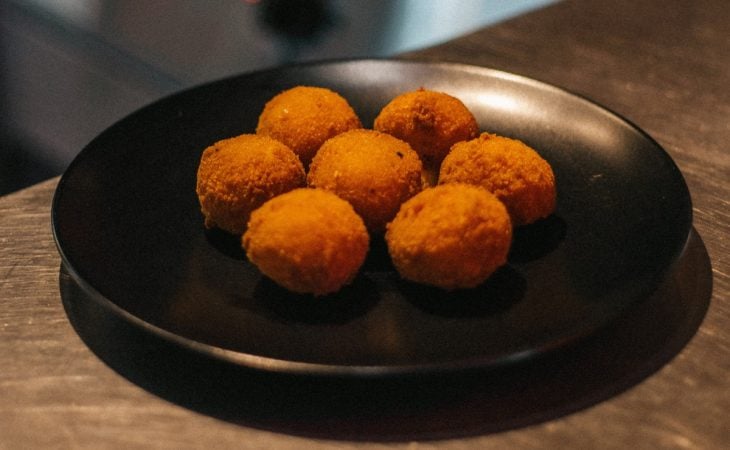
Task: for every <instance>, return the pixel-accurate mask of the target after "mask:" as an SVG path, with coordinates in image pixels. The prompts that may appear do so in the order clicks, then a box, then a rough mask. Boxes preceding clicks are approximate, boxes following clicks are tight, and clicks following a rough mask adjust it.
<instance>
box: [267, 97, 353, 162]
mask: <svg viewBox="0 0 730 450" xmlns="http://www.w3.org/2000/svg"><path fill="white" fill-rule="evenodd" d="M356 128H362V123H361V122H360V119H359V118H358V116H357V114H356V113H355V111H354V110H353V109H352V107H351V106H350V104H349V103H348V102H347V100H346V99H345V98H344V97H342V96H341V95H340V94H338V93H336V92H334V91H332V90H330V89H327V88H323V87H313V86H296V87H294V88H291V89H288V90H286V91H283V92H281V93H279V94H277V95H276V96H274V97H273V98H272V99H271V100H269V102H267V103H266V105H265V106H264V109H263V111H262V112H261V115H260V116H259V120H258V126H257V127H256V133H257V134H261V135H265V136H271V137H273V138H274V139H277V140H279V141H281V142H283V143H284V144H286V145H287V146H288V147H289V148H291V149H292V150H293V151H294V153H296V154H297V156H299V158H300V159H301V161H302V163H303V164H304V166H305V167H307V166H309V163H310V161H311V160H312V157H314V154H315V153H316V152H317V150H318V149H319V147H320V146H321V145H322V144H323V143H324V142H325V141H326V140H327V139H329V138H331V137H333V136H336V135H338V134H340V133H343V132H345V131H348V130H352V129H356Z"/></svg>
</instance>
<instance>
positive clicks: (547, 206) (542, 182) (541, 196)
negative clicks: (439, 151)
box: [439, 133, 557, 226]
mask: <svg viewBox="0 0 730 450" xmlns="http://www.w3.org/2000/svg"><path fill="white" fill-rule="evenodd" d="M453 182H461V183H471V184H476V185H479V186H482V187H484V188H485V189H487V190H488V191H490V192H492V193H493V194H494V195H496V196H497V198H499V199H500V200H501V201H502V202H503V203H504V204H505V205H506V206H507V210H508V211H509V213H510V216H511V217H512V222H513V224H514V225H515V226H517V225H526V224H529V223H532V222H535V221H536V220H538V219H541V218H544V217H547V216H549V215H550V214H552V213H553V212H554V211H555V203H556V196H557V194H556V188H555V175H554V174H553V170H552V168H551V167H550V164H549V163H548V162H547V161H545V160H544V159H543V158H542V157H541V156H540V155H539V154H538V153H537V152H536V151H535V150H534V149H532V148H530V147H529V146H527V145H526V144H524V143H523V142H521V141H519V140H516V139H510V138H506V137H501V136H497V135H494V134H489V133H483V134H481V135H480V136H479V137H478V138H476V139H473V140H471V141H467V142H460V143H458V144H456V145H454V147H453V148H452V149H451V152H450V153H449V155H448V156H447V157H446V158H445V159H444V161H443V164H442V165H441V171H440V173H439V183H453Z"/></svg>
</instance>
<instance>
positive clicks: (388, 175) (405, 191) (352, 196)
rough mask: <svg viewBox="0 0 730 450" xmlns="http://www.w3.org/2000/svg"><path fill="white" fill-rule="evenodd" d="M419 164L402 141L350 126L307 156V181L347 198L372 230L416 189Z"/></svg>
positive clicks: (382, 226) (379, 228)
mask: <svg viewBox="0 0 730 450" xmlns="http://www.w3.org/2000/svg"><path fill="white" fill-rule="evenodd" d="M421 172H422V165H421V161H420V159H419V158H418V155H417V154H416V152H415V151H413V149H412V148H411V147H410V146H409V145H408V144H407V143H405V142H403V141H401V140H399V139H397V138H395V137H393V136H390V135H388V134H384V133H380V132H378V131H374V130H366V129H360V130H352V131H348V132H345V133H342V134H340V135H338V136H335V137H334V138H332V139H329V140H328V141H327V142H325V143H324V144H323V145H322V147H321V148H320V150H319V152H317V155H316V156H315V157H314V159H313V160H312V165H311V166H310V168H309V173H308V175H307V183H308V185H309V186H311V187H317V188H321V189H326V190H328V191H331V192H334V193H335V194H337V195H339V196H340V197H342V198H343V199H345V200H347V201H348V202H350V203H351V204H352V206H353V207H354V208H355V211H357V213H358V214H359V215H360V217H362V219H363V220H364V221H365V225H366V226H367V228H368V230H369V231H370V232H372V233H382V232H383V231H385V224H386V223H387V222H389V221H390V220H391V219H393V217H394V216H395V213H396V212H398V208H399V207H400V205H401V203H403V202H404V201H405V200H407V199H409V198H410V197H412V196H413V195H415V194H416V193H417V192H419V191H420V190H421V188H422V180H421Z"/></svg>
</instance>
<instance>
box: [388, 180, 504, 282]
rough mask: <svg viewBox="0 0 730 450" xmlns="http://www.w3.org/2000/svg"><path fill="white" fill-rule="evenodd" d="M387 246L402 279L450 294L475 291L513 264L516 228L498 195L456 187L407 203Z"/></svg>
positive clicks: (435, 190)
mask: <svg viewBox="0 0 730 450" xmlns="http://www.w3.org/2000/svg"><path fill="white" fill-rule="evenodd" d="M385 240H386V243H387V245H388V252H389V253H390V257H391V259H392V261H393V264H394V265H395V267H396V269H397V270H398V273H399V274H400V275H401V277H403V278H405V279H407V280H411V281H414V282H417V283H423V284H429V285H433V286H437V287H440V288H443V289H449V290H450V289H460V288H472V287H475V286H478V285H479V284H481V283H482V282H484V281H485V280H486V279H487V278H489V276H490V275H491V274H492V273H494V271H495V270H497V269H498V268H499V267H501V266H502V265H504V264H505V263H506V262H507V254H508V253H509V249H510V246H511V244H512V223H511V221H510V217H509V214H508V212H507V209H506V208H505V206H504V204H503V203H502V202H500V201H499V200H498V199H497V197H495V196H494V195H493V194H491V193H489V192H488V191H486V190H485V189H483V188H480V187H478V186H473V185H468V184H462V183H452V184H445V185H439V186H436V187H432V188H428V189H424V190H423V191H422V192H421V193H419V194H418V195H416V196H414V197H413V198H411V199H410V200H408V201H406V202H405V203H403V205H402V206H401V208H400V211H398V214H397V215H396V217H395V219H393V221H392V222H390V223H389V224H388V228H387V231H386V233H385Z"/></svg>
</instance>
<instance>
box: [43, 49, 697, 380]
mask: <svg viewBox="0 0 730 450" xmlns="http://www.w3.org/2000/svg"><path fill="white" fill-rule="evenodd" d="M358 63H378V64H393V65H398V66H414V67H415V66H418V67H422V68H441V69H446V70H454V71H463V72H469V73H475V74H478V75H485V76H488V77H494V78H499V79H504V80H508V81H514V82H517V83H520V84H524V85H529V86H531V87H535V88H538V89H540V90H544V91H551V92H554V93H558V94H561V95H567V96H569V97H572V98H573V99H574V100H576V101H580V102H582V103H584V104H586V105H589V106H590V107H591V108H593V109H595V110H597V111H599V112H601V113H603V114H606V115H608V116H613V118H614V119H617V120H619V121H620V122H623V123H624V124H625V125H627V126H628V127H629V128H631V129H632V131H634V132H636V133H638V134H640V135H641V136H642V137H643V138H644V139H646V140H647V141H648V142H649V143H651V144H652V145H653V146H654V147H655V149H656V150H657V151H659V152H660V153H661V154H662V158H663V159H664V160H665V161H666V162H668V163H669V165H670V167H671V169H672V171H673V172H674V173H675V175H676V176H677V180H679V181H681V183H682V186H680V188H681V189H682V190H683V191H685V192H686V193H687V195H686V199H687V205H686V206H687V216H686V217H685V219H686V220H685V221H686V223H687V227H686V232H685V233H684V238H683V241H682V243H681V245H679V246H678V248H679V251H677V252H676V253H675V254H674V255H673V256H672V258H671V260H670V261H669V264H668V269H667V270H666V271H665V273H664V274H663V277H666V275H667V273H670V272H671V270H673V268H674V266H675V264H676V261H677V260H678V259H679V257H680V256H681V255H682V253H683V252H684V249H685V248H686V245H687V242H688V241H689V238H690V235H691V231H692V223H693V208H692V200H691V196H690V193H689V188H688V186H687V183H686V180H685V179H684V176H683V175H682V173H681V171H680V169H679V167H678V166H677V164H676V162H675V161H674V159H673V158H672V157H671V155H670V154H669V153H668V152H667V151H666V149H664V147H663V146H662V145H660V144H659V143H658V142H657V141H656V140H655V139H654V138H653V137H652V136H651V135H649V134H648V133H647V132H646V131H644V130H643V129H642V128H640V127H639V126H638V125H636V124H635V123H634V122H633V121H631V120H630V119H628V118H627V117H625V116H624V115H622V114H620V113H618V112H616V111H614V110H612V109H610V108H608V107H606V106H604V105H602V104H600V103H598V102H596V101H594V100H592V99H591V98H588V97H586V96H584V95H582V94H580V93H576V92H573V91H571V90H569V89H566V88H563V87H561V86H557V85H554V84H551V83H548V82H545V81H541V80H539V79H536V78H532V77H528V76H525V75H520V74H516V73H512V72H508V71H504V70H500V69H494V68H490V67H485V66H478V65H472V64H466V63H458V62H443V61H424V60H412V59H399V58H339V59H326V60H314V61H307V62H302V63H291V64H285V65H280V66H276V67H271V68H266V69H262V70H255V71H250V72H243V73H240V74H235V75H231V76H227V77H223V78H220V79H217V80H212V81H210V82H206V83H202V84H199V85H195V86H192V87H189V88H186V89H182V90H180V91H177V92H174V93H171V94H169V95H166V96H163V97H161V98H159V99H157V100H155V101H153V102H151V103H149V104H147V105H145V106H142V107H141V108H139V109H137V110H135V111H133V112H131V113H130V114H128V115H126V116H124V117H122V118H121V119H119V120H118V121H116V122H115V123H114V124H112V125H110V126H109V127H108V128H106V129H105V130H103V131H102V132H101V133H99V134H98V135H97V136H96V137H95V138H94V139H92V140H91V141H90V142H89V143H88V144H87V145H86V146H84V148H83V149H82V150H81V151H80V152H79V154H77V155H76V157H75V158H74V159H73V160H72V161H71V163H70V164H69V166H68V167H67V168H66V170H65V171H64V173H63V174H62V175H61V177H60V179H59V182H58V184H57V186H56V189H55V191H54V195H53V199H52V202H51V229H52V230H51V231H52V236H53V239H54V243H55V245H56V248H57V250H58V252H59V255H60V257H61V263H62V265H63V267H64V268H65V269H66V270H67V271H68V273H69V274H70V275H71V277H72V278H73V279H74V280H75V281H76V282H77V283H78V284H79V286H80V287H81V288H82V289H83V290H84V291H86V292H87V293H88V294H89V297H90V298H91V299H92V300H93V301H95V302H98V303H99V304H100V305H101V306H103V307H104V308H106V309H108V310H109V311H110V312H112V313H113V314H115V315H118V316H119V317H120V318H122V319H124V320H126V321H127V322H128V323H130V324H132V325H134V326H136V327H139V328H140V329H142V330H144V331H145V332H148V333H151V334H153V335H156V336H158V337H160V338H162V339H164V340H165V341H168V342H171V343H172V344H174V345H176V346H179V347H181V348H183V349H187V350H190V351H193V352H195V353H198V354H201V355H203V356H206V357H210V358H213V359H216V360H219V361H222V362H224V363H229V364H234V365H236V366H240V367H244V368H250V369H254V370H263V371H267V372H276V373H282V374H292V375H311V376H336V377H342V376H345V377H356V378H370V377H376V378H377V377H390V376H403V375H418V374H435V373H451V372H458V371H463V370H469V369H485V368H498V367H503V366H507V365H511V364H514V363H517V362H520V361H525V360H528V359H532V358H533V357H534V356H535V355H538V354H545V353H548V352H550V351H552V350H555V349H557V348H559V347H563V346H565V345H567V344H568V343H574V342H577V341H580V340H581V339H583V338H585V337H587V336H588V335H590V334H592V333H593V332H595V331H597V328H596V327H584V328H583V329H581V330H580V331H579V332H578V333H576V334H575V336H574V337H573V338H572V339H570V341H569V342H563V343H561V344H553V345H545V346H542V347H540V348H539V349H535V348H534V347H533V348H525V349H523V350H521V351H516V352H513V353H512V354H510V355H508V356H506V357H501V358H499V359H497V360H496V361H495V360H494V359H493V358H476V357H472V358H469V359H466V360H459V361H449V362H445V363H429V364H400V365H342V364H327V363H313V362H302V361H292V360H285V359H278V358H274V357H268V356H259V355H254V354H249V353H244V352H239V351H234V350H229V349H225V348H221V347H217V346H215V345H210V344H206V343H203V342H199V341H196V340H194V339H191V338H187V337H185V336H181V335H178V334H176V333H173V332H170V331H168V330H165V329H163V328H161V327H158V326H156V325H154V324H152V323H149V322H147V321H145V320H144V319H142V318H140V317H138V316H136V315H134V314H132V313H131V312H129V311H127V310H125V309H124V308H122V307H120V306H119V305H117V304H116V303H114V302H113V301H112V300H110V299H108V298H107V297H106V296H104V295H103V294H101V293H100V292H99V291H98V290H97V289H96V288H95V287H94V286H93V285H91V283H89V282H88V281H87V280H86V279H85V278H84V277H83V276H82V275H81V274H80V273H78V272H77V270H76V269H75V268H74V266H73V264H72V262H71V260H70V259H69V258H68V256H67V254H66V253H65V252H64V249H63V246H62V244H61V242H60V237H59V235H58V228H57V224H58V220H59V219H58V209H59V203H60V198H61V196H62V191H63V187H64V185H65V184H66V182H67V180H68V178H69V177H70V176H71V172H72V171H73V168H74V167H75V166H76V165H78V164H81V163H82V162H83V159H84V158H86V155H87V154H88V153H89V151H88V149H89V148H91V147H93V144H94V142H95V141H96V140H98V139H102V137H103V136H104V135H105V134H106V133H107V132H109V131H110V130H111V129H113V128H114V127H115V126H116V125H117V124H118V123H119V122H122V121H125V120H127V119H128V118H130V117H132V116H135V115H137V114H141V113H143V112H144V111H146V110H148V109H151V108H155V107H156V105H158V104H160V103H163V102H165V101H167V100H168V99H169V98H172V97H175V96H178V95H181V94H184V93H186V92H188V91H192V90H197V89H204V88H205V87H206V86H210V85H214V84H217V83H220V82H224V81H226V80H232V79H235V78H240V77H247V76H254V75H258V76H265V75H266V74H267V73H278V72H282V71H287V70H292V69H298V68H301V69H306V68H312V67H317V68H323V67H325V66H337V65H348V64H358ZM614 319H615V318H614ZM604 325H607V324H604ZM599 328H600V327H599Z"/></svg>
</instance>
